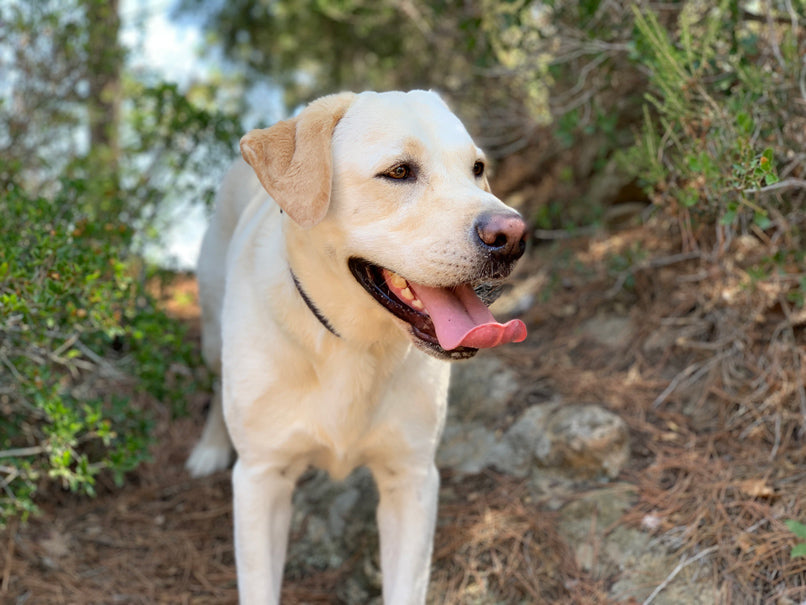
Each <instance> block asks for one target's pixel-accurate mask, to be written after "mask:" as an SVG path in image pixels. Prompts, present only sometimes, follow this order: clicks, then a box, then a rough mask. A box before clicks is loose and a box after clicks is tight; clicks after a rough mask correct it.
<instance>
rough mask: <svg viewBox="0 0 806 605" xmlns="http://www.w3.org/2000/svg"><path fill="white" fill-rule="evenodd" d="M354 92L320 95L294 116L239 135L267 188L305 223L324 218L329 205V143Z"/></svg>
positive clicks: (245, 154)
mask: <svg viewBox="0 0 806 605" xmlns="http://www.w3.org/2000/svg"><path fill="white" fill-rule="evenodd" d="M353 99H355V94H353V93H349V92H347V93H340V94H335V95H330V96H327V97H322V98H321V99H317V100H316V101H314V102H313V103H311V104H310V105H308V106H307V107H306V108H305V109H303V110H302V112H301V113H300V114H299V115H298V116H297V117H295V118H291V119H290V120H285V121H283V122H278V123H277V124H275V125H274V126H272V127H271V128H264V129H260V130H253V131H251V132H249V133H247V134H246V135H244V137H243V138H242V139H241V155H243V158H244V160H246V161H247V163H248V164H249V165H250V166H252V169H253V170H254V171H255V174H256V175H257V178H258V179H259V180H260V183H261V184H262V185H263V188H264V189H265V190H266V191H267V192H268V193H269V195H271V196H272V198H274V201H276V202H277V204H278V205H279V206H280V207H281V208H282V209H283V210H284V211H285V212H286V213H287V214H288V216H289V217H291V219H292V220H293V221H294V222H296V223H297V224H299V225H300V226H301V227H303V228H305V229H307V228H309V227H313V226H314V225H315V224H316V223H318V222H319V221H321V220H322V219H323V218H324V216H325V214H326V213H327V208H328V205H329V204H330V184H331V177H332V158H331V148H330V142H331V138H332V137H333V130H334V129H335V128H336V124H337V123H338V122H339V120H340V119H341V118H342V116H344V114H345V112H346V111H347V109H348V108H349V107H350V105H351V104H352V102H353Z"/></svg>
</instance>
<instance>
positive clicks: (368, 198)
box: [187, 91, 506, 605]
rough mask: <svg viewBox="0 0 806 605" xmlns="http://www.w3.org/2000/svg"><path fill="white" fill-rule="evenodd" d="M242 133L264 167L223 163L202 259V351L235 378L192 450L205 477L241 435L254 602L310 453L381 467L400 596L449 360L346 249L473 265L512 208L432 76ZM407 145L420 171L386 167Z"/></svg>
mask: <svg viewBox="0 0 806 605" xmlns="http://www.w3.org/2000/svg"><path fill="white" fill-rule="evenodd" d="M241 149H242V154H243V157H244V158H245V160H246V162H248V164H249V165H248V164H247V163H246V162H244V161H240V160H239V161H237V162H236V163H235V164H234V166H233V167H232V169H231V170H230V172H229V174H228V175H227V177H226V178H225V181H224V184H223V186H222V188H221V192H220V195H219V198H218V203H217V207H216V211H215V215H214V216H213V219H212V222H211V224H210V227H209V230H208V232H207V234H206V236H205V239H204V242H203V246H202V252H201V257H200V260H199V268H198V277H199V287H200V295H201V302H202V313H203V353H204V357H205V359H206V361H207V363H208V364H209V365H210V367H211V368H212V369H213V370H215V371H216V372H220V373H221V377H222V388H218V387H217V388H216V391H215V394H214V398H213V406H212V410H211V413H210V416H209V418H208V422H207V425H206V426H205V429H204V433H203V435H202V439H201V441H200V442H199V444H198V445H197V446H196V448H195V449H194V451H193V453H192V455H191V457H190V458H189V460H188V463H187V466H188V469H189V470H190V471H191V473H192V474H194V475H204V474H208V473H211V472H213V471H216V470H219V469H222V468H225V467H226V466H227V465H228V463H229V461H230V458H231V445H230V443H232V444H234V448H235V450H236V451H237V454H238V459H237V462H236V464H235V467H234V470H233V478H232V481H233V491H234V519H235V545H236V561H237V567H238V586H239V592H240V599H241V603H245V604H249V605H252V604H267V603H277V602H278V600H279V595H280V584H281V579H282V570H283V563H284V559H285V551H286V544H287V539H288V530H289V523H290V518H291V494H292V491H293V489H294V485H295V482H296V480H297V478H298V477H299V475H300V474H301V473H302V472H303V471H304V470H305V469H306V468H307V467H309V466H311V465H313V466H317V467H320V468H323V469H326V470H327V471H329V472H330V473H331V475H332V476H333V477H334V478H336V479H340V478H343V477H345V476H346V475H347V474H348V473H350V471H352V470H353V469H354V468H356V467H357V466H362V465H363V466H367V467H369V469H370V470H371V471H372V473H373V475H374V477H375V480H376V481H377V484H378V490H379V493H380V504H379V507H378V524H379V530H380V537H381V565H382V571H383V595H384V602H385V603H386V604H387V605H411V604H419V603H423V602H424V601H425V595H426V590H427V584H428V575H429V565H430V559H431V544H432V538H433V533H434V523H435V517H436V507H437V493H438V487H439V477H438V474H437V470H436V467H435V466H434V455H435V451H436V448H437V444H438V442H439V439H440V435H441V433H442V428H443V424H444V421H445V413H446V400H447V390H448V378H449V364H448V363H446V362H444V361H441V360H439V359H435V358H433V357H431V356H429V355H427V354H425V353H423V352H422V351H420V350H419V349H418V348H416V347H414V346H412V338H411V336H410V334H409V330H408V326H407V325H406V324H405V323H404V322H402V321H401V320H398V319H396V318H395V317H394V316H393V315H391V314H390V313H389V312H388V311H387V310H385V309H384V308H383V307H381V306H380V305H379V304H378V303H377V302H376V301H375V300H374V299H373V298H372V297H371V296H369V294H368V293H367V292H366V291H365V290H364V289H363V288H362V287H361V286H360V285H359V284H358V282H357V281H356V280H355V279H354V277H353V276H352V275H351V273H350V271H349V270H348V267H347V259H348V258H350V257H352V256H359V257H361V258H365V259H367V260H369V261H371V262H372V263H375V264H377V265H380V266H384V267H388V268H390V269H392V270H394V271H396V272H398V273H400V274H401V275H404V276H406V277H407V278H409V279H411V280H413V281H416V282H418V283H422V284H426V285H433V286H442V285H444V284H448V283H458V282H459V281H461V280H472V279H474V276H477V274H478V271H479V263H480V262H482V261H481V259H480V258H479V253H478V249H477V248H478V246H477V245H476V244H475V243H474V241H473V233H472V232H473V228H472V226H473V221H474V220H475V218H476V217H477V216H479V215H480V214H481V213H482V212H488V211H497V210H502V209H504V210H506V206H504V205H503V204H502V203H501V202H500V201H499V200H498V199H497V198H495V197H494V196H493V195H492V194H491V193H490V192H489V187H488V186H487V183H486V180H485V179H483V178H482V179H479V178H476V177H474V175H473V173H472V167H473V165H474V162H476V161H478V160H479V159H481V158H483V156H482V155H481V151H480V150H479V149H478V148H477V147H476V145H474V144H473V142H472V140H471V139H470V137H469V136H468V134H467V132H466V131H465V129H464V127H463V126H462V124H461V123H460V122H459V120H458V119H457V118H456V117H455V116H454V115H453V114H452V113H451V112H450V111H449V110H448V108H447V107H446V105H445V104H444V103H443V102H442V100H441V99H440V98H439V97H438V96H437V95H436V94H434V93H430V92H424V91H414V92H411V93H397V92H395V93H384V94H376V93H362V94H359V95H354V94H351V93H345V94H340V95H334V96H331V97H325V98H323V99H320V100H319V101H316V102H314V103H312V104H311V105H310V106H308V108H306V109H305V110H303V111H302V113H301V114H300V115H299V116H298V117H296V118H294V119H291V120H287V121H285V122H281V123H279V124H277V125H275V126H273V127H271V128H269V129H266V130H260V131H253V132H252V133H249V134H248V135H246V136H245V137H244V138H243V140H242V143H241ZM401 159H405V160H406V161H407V162H409V163H412V164H414V163H416V165H417V166H418V170H419V171H420V174H419V176H418V179H417V181H416V182H413V183H399V182H393V181H391V180H390V179H387V178H380V177H379V176H378V175H379V174H381V173H382V172H383V171H385V170H388V169H389V168H390V167H392V166H393V165H394V164H395V162H399V161H401ZM250 165H251V166H250ZM281 209H282V212H281ZM292 271H293V273H294V274H295V275H296V276H297V278H298V280H299V283H300V285H301V287H302V289H303V290H304V291H305V293H306V294H307V295H308V296H309V298H310V299H311V301H312V302H313V303H314V304H315V305H316V307H317V308H318V310H319V311H320V312H321V314H322V315H323V316H324V317H325V318H326V319H327V320H328V322H330V324H331V325H332V327H333V329H334V330H335V331H336V332H337V334H338V336H337V335H334V334H333V333H331V332H329V331H328V330H327V329H326V328H325V327H324V326H323V325H322V323H321V322H320V321H319V320H318V319H317V318H316V317H315V316H314V314H313V313H312V311H311V310H310V309H309V308H308V307H307V306H306V304H305V303H304V302H303V300H302V298H301V296H300V293H299V292H298V290H297V288H296V287H295V285H294V283H293V280H292V277H291V272H292ZM225 421H226V426H225V425H224V422H225Z"/></svg>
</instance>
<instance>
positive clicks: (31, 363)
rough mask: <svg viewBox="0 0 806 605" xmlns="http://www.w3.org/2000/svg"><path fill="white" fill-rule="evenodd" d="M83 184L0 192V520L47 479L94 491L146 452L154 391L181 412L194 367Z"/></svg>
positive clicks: (30, 504)
mask: <svg viewBox="0 0 806 605" xmlns="http://www.w3.org/2000/svg"><path fill="white" fill-rule="evenodd" d="M89 186H90V183H88V182H87V181H82V180H73V181H64V182H62V183H60V184H59V186H58V188H57V190H56V192H55V193H54V194H53V195H52V196H49V197H37V196H32V195H30V194H28V193H27V192H26V191H25V190H24V189H23V188H22V187H20V186H19V185H17V184H14V183H12V184H10V185H7V186H6V188H5V190H4V191H0V206H1V207H2V216H3V218H2V221H0V376H2V380H0V524H2V523H3V522H4V521H7V520H8V519H9V518H10V517H13V516H22V517H26V516H27V515H28V514H29V513H31V512H32V511H34V510H35V495H36V493H37V492H38V491H40V490H42V489H43V488H45V487H47V486H48V485H49V484H54V483H55V484H57V485H58V486H61V487H62V488H64V489H68V490H70V491H73V492H79V493H84V494H88V495H93V494H94V493H95V486H96V479H97V478H98V477H99V475H101V474H102V473H105V474H108V475H109V476H110V477H111V478H113V479H114V481H115V482H116V483H117V484H120V483H121V482H122V480H123V477H124V474H125V473H126V472H128V471H130V470H132V469H134V468H135V467H136V466H137V465H138V464H139V463H140V462H141V461H143V460H145V459H147V457H148V445H149V433H150V430H151V428H152V425H153V421H152V419H151V414H150V413H149V410H148V405H147V403H148V402H149V401H151V400H150V399H149V396H150V397H154V398H156V399H158V400H160V401H162V402H164V403H167V404H170V405H172V407H173V408H174V410H180V409H181V407H182V402H183V401H184V398H185V395H186V394H187V393H188V392H189V391H190V390H191V389H194V388H196V387H195V386H194V381H195V378H194V370H193V369H194V368H195V367H196V365H197V360H196V354H195V352H194V349H193V348H192V347H191V345H190V344H189V343H188V341H187V340H186V339H185V338H184V330H183V327H182V326H181V325H179V324H178V323H177V322H176V321H174V320H171V319H170V318H168V317H167V316H165V315H164V314H163V313H162V312H161V311H160V310H159V309H158V308H157V307H156V305H155V301H154V300H153V298H152V297H151V296H150V295H149V294H148V293H147V292H146V291H145V288H144V284H143V281H144V280H143V279H141V278H139V277H138V276H139V274H140V273H141V272H142V268H141V266H140V264H139V263H138V262H137V261H136V259H135V258H133V257H132V256H130V255H129V253H128V252H127V251H128V249H129V246H130V244H131V239H132V237H133V233H132V230H131V228H130V227H128V226H127V225H124V224H113V223H102V222H93V221H89V220H87V216H86V215H85V214H83V213H82V210H81V208H82V206H83V207H84V208H86V204H83V205H82V203H81V201H82V199H83V196H85V195H86V193H87V189H88V187H89Z"/></svg>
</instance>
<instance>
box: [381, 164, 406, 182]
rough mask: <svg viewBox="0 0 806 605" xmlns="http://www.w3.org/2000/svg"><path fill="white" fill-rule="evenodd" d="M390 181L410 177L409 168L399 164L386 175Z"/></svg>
mask: <svg viewBox="0 0 806 605" xmlns="http://www.w3.org/2000/svg"><path fill="white" fill-rule="evenodd" d="M386 176H388V177H389V178H392V179H397V180H399V181H400V180H403V179H407V178H409V177H410V176H411V167H410V166H409V165H408V164H399V165H397V166H395V167H394V168H392V169H391V170H390V171H389V172H387V173H386Z"/></svg>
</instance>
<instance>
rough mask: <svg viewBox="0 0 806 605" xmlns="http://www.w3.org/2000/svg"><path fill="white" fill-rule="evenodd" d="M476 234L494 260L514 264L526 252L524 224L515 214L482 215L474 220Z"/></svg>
mask: <svg viewBox="0 0 806 605" xmlns="http://www.w3.org/2000/svg"><path fill="white" fill-rule="evenodd" d="M476 233H477V234H478V237H479V243H480V244H481V246H482V247H483V248H484V249H485V250H487V251H488V252H489V253H490V255H491V256H492V257H493V258H494V259H495V260H500V261H508V262H514V261H516V260H518V259H519V258H520V257H521V256H523V252H524V250H526V236H527V232H526V223H525V222H524V221H523V219H522V218H521V216H520V215H519V214H517V213H515V212H504V213H489V214H482V215H481V216H480V217H479V218H478V219H477V220H476Z"/></svg>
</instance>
